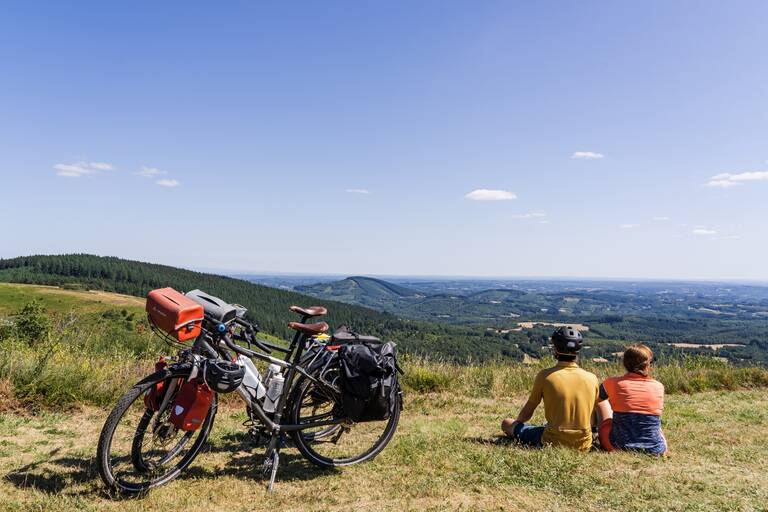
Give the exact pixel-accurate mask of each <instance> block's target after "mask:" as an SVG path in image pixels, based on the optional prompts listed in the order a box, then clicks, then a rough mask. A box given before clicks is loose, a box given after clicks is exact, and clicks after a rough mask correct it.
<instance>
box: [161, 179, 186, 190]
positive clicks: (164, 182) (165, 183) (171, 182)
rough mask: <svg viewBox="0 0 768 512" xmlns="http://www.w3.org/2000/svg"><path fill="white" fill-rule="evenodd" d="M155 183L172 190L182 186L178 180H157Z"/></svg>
mask: <svg viewBox="0 0 768 512" xmlns="http://www.w3.org/2000/svg"><path fill="white" fill-rule="evenodd" d="M155 183H157V184H158V185H160V186H161V187H170V188H173V187H178V186H179V185H181V183H180V182H179V181H178V180H169V179H162V180H157V181H156V182H155Z"/></svg>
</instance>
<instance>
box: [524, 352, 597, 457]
mask: <svg viewBox="0 0 768 512" xmlns="http://www.w3.org/2000/svg"><path fill="white" fill-rule="evenodd" d="M598 386H599V381H598V380H597V377H596V376H595V375H594V374H593V373H590V372H588V371H586V370H584V369H582V368H580V367H579V365H578V364H576V361H570V362H569V361H560V362H558V363H557V365H556V366H554V367H553V368H547V369H546V370H542V371H541V372H539V374H538V375H537V376H536V379H535V381H534V385H533V390H532V391H531V396H530V399H529V401H533V402H536V403H538V402H537V400H541V399H543V400H544V416H545V417H546V419H547V425H546V426H545V429H544V433H543V436H542V443H545V444H553V445H562V446H569V447H572V448H576V449H578V450H589V449H590V447H591V446H592V426H591V418H592V411H593V410H594V408H595V404H596V403H597V395H598Z"/></svg>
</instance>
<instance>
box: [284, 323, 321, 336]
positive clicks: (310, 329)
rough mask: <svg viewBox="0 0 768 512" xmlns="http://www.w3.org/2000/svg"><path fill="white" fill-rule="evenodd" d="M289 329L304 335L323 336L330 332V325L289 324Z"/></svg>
mask: <svg viewBox="0 0 768 512" xmlns="http://www.w3.org/2000/svg"><path fill="white" fill-rule="evenodd" d="M288 327H290V328H291V329H294V330H296V331H299V332H303V333H304V334H311V335H315V334H321V333H324V332H325V331H327V330H328V324H327V323H325V322H317V323H316V324H302V323H299V322H288Z"/></svg>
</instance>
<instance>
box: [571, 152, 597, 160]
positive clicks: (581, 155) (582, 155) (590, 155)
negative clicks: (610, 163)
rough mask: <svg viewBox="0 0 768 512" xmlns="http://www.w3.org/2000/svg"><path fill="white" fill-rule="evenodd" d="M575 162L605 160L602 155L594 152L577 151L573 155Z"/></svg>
mask: <svg viewBox="0 0 768 512" xmlns="http://www.w3.org/2000/svg"><path fill="white" fill-rule="evenodd" d="M571 158H572V159H573V160H600V159H601V158H605V155H604V154H602V153H595V152H594V151H576V152H575V153H573V154H572V155H571Z"/></svg>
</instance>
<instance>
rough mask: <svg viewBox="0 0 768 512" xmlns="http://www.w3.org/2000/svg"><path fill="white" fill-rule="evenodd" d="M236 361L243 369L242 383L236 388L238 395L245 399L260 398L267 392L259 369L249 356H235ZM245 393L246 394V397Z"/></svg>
mask: <svg viewBox="0 0 768 512" xmlns="http://www.w3.org/2000/svg"><path fill="white" fill-rule="evenodd" d="M237 362H238V363H239V364H240V366H242V367H243V368H244V369H245V376H244V377H243V385H242V386H240V387H239V388H237V391H238V392H240V395H241V396H242V397H243V398H246V400H251V401H253V400H261V399H262V398H264V396H265V395H266V394H267V388H266V387H265V386H264V384H262V383H261V376H260V375H259V370H258V369H257V368H256V365H255V364H253V361H251V360H250V358H247V357H245V356H244V355H239V356H237ZM246 394H247V395H248V396H247V397H246Z"/></svg>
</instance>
